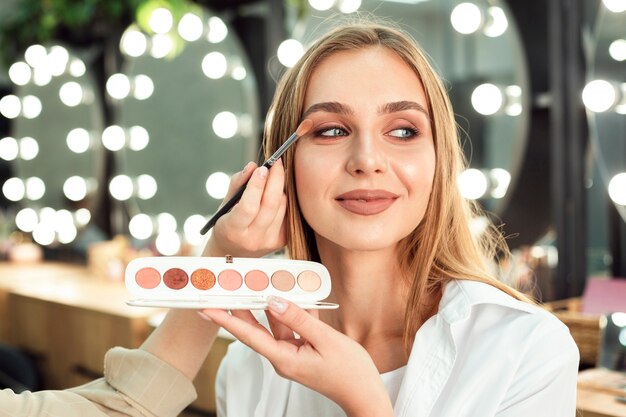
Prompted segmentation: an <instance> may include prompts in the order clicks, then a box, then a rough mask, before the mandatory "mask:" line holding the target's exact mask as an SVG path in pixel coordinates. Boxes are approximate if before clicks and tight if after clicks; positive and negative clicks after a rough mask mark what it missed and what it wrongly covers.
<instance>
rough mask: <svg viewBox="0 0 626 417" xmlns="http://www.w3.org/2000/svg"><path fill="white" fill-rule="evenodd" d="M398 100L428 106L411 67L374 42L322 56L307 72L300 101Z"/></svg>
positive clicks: (367, 102) (366, 101)
mask: <svg viewBox="0 0 626 417" xmlns="http://www.w3.org/2000/svg"><path fill="white" fill-rule="evenodd" d="M364 100H365V102H364ZM402 100H412V101H416V102H418V103H419V104H421V105H422V106H424V107H425V108H428V106H427V102H426V96H425V93H424V88H423V86H422V81H421V80H420V78H419V76H418V75H417V74H416V73H415V71H414V70H413V69H412V68H411V67H410V66H409V65H408V64H407V63H406V62H404V60H403V59H402V58H401V57H400V56H399V55H398V54H397V53H396V52H394V51H392V50H390V49H389V48H386V47H383V46H375V47H367V48H363V49H358V50H351V51H341V52H336V53H334V54H332V55H330V56H328V57H326V58H324V59H323V60H322V61H321V62H320V63H319V64H318V65H317V67H316V68H315V69H314V70H313V72H312V74H311V77H310V79H309V83H308V86H307V91H306V95H305V100H304V101H305V103H304V104H305V108H307V107H309V106H310V105H311V104H315V103H318V102H323V101H338V102H342V103H360V104H363V105H365V104H375V105H376V106H378V105H379V104H381V103H386V102H394V101H402Z"/></svg>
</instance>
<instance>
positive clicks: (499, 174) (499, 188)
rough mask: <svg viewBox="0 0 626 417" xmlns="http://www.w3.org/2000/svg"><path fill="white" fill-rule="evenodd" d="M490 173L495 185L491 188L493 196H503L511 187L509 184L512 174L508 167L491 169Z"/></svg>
mask: <svg viewBox="0 0 626 417" xmlns="http://www.w3.org/2000/svg"><path fill="white" fill-rule="evenodd" d="M489 175H490V176H491V178H492V182H493V183H494V185H495V187H494V188H493V189H492V190H491V197H493V198H496V199H498V198H503V197H504V196H505V195H506V192H507V191H508V189H509V184H511V174H510V173H509V171H507V170H506V169H503V168H494V169H492V170H491V171H489Z"/></svg>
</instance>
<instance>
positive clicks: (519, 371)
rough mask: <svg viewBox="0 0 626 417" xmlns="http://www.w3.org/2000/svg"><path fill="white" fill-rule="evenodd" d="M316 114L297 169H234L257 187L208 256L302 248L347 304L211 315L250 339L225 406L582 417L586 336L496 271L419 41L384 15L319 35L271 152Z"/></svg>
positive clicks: (289, 81)
mask: <svg viewBox="0 0 626 417" xmlns="http://www.w3.org/2000/svg"><path fill="white" fill-rule="evenodd" d="M304 119H311V120H312V122H313V128H312V131H311V133H309V134H307V135H305V136H304V137H302V138H300V139H299V140H298V142H297V143H296V144H295V146H294V147H292V148H291V149H290V150H289V151H288V153H287V154H286V155H285V156H284V159H285V161H284V168H283V166H282V165H281V164H277V165H275V166H274V167H273V168H272V169H271V170H270V171H269V173H268V171H267V169H266V168H263V167H260V168H256V170H253V169H252V168H253V166H252V165H250V164H249V165H248V166H246V168H245V169H244V171H242V173H240V174H238V175H236V176H235V177H234V178H233V181H232V184H231V188H230V192H229V194H231V195H232V193H233V192H234V191H235V190H236V189H238V188H239V187H240V186H241V185H242V184H243V183H244V182H245V181H246V180H247V179H248V178H250V182H249V183H248V186H247V189H246V192H245V193H244V195H243V197H242V199H241V200H240V202H239V203H238V204H237V205H236V206H235V207H234V208H233V210H232V211H231V212H230V213H229V214H227V215H226V216H224V217H222V218H221V219H220V221H218V223H217V224H216V226H215V229H214V233H213V235H212V237H211V238H210V240H209V242H208V245H207V251H206V253H207V254H211V255H215V256H219V255H223V254H225V253H230V254H232V255H236V256H259V255H263V254H266V253H269V252H271V251H273V250H275V249H278V248H280V247H282V246H283V245H285V244H286V245H287V250H288V254H289V256H290V257H291V258H294V259H307V260H315V261H319V262H322V263H323V264H324V265H325V266H326V267H327V268H328V270H329V271H330V275H331V277H332V284H333V291H332V294H331V296H330V298H329V300H328V301H331V302H335V303H338V304H339V305H340V308H339V309H338V310H323V311H321V312H319V314H317V313H310V314H309V313H307V312H305V311H303V310H301V309H299V308H298V307H297V306H295V305H293V304H291V303H289V302H286V301H285V300H283V299H280V298H273V299H272V300H271V301H270V309H269V312H268V313H267V320H268V328H266V327H265V326H264V325H263V324H261V323H259V322H258V321H257V320H256V319H255V317H254V316H253V315H252V314H251V313H250V312H235V311H233V312H232V315H229V314H228V313H227V312H225V311H221V310H204V312H203V314H204V315H205V316H206V318H207V319H209V320H211V321H213V322H215V323H217V324H219V325H221V326H223V327H224V328H226V329H227V330H229V331H230V332H231V333H232V334H234V335H235V336H236V337H238V338H239V339H240V340H241V341H242V342H243V343H242V344H239V343H235V344H233V345H231V348H230V349H229V353H228V355H227V357H226V358H225V360H224V362H223V363H222V366H221V368H220V372H219V377H218V383H217V386H218V388H217V396H218V414H219V415H224V416H228V417H233V416H235V417H239V416H276V415H281V416H299V417H305V416H320V415H324V416H343V415H349V416H377V417H381V416H392V415H397V416H409V415H411V416H420V417H426V416H472V417H476V416H481V417H484V416H499V417H504V416H527V415H532V416H550V417H554V416H572V415H573V414H574V412H575V393H576V374H577V366H578V351H577V348H576V346H575V344H574V342H573V340H572V338H571V336H570V335H569V332H568V330H567V328H566V327H565V326H564V325H563V324H561V323H560V322H559V321H558V320H557V319H555V318H554V317H553V316H551V315H550V314H548V313H546V312H544V311H543V310H542V309H540V308H538V307H536V306H535V305H533V304H532V303H531V302H530V301H529V300H527V299H526V298H525V297H524V296H523V295H521V294H519V293H518V292H516V291H514V290H513V289H511V288H508V287H507V286H505V285H504V284H502V283H500V282H499V281H498V280H497V279H496V278H494V277H493V276H492V275H491V274H490V272H489V271H490V269H489V266H488V263H489V259H490V258H491V256H492V254H491V251H490V248H492V247H494V245H493V243H494V242H497V240H498V239H495V238H493V237H492V236H495V234H491V235H489V234H485V235H483V236H481V237H480V238H475V237H474V236H472V234H471V232H470V228H469V223H470V220H471V217H472V216H473V215H474V214H475V213H476V210H475V208H474V207H472V206H471V205H470V203H468V202H467V201H465V200H464V199H463V198H462V197H461V196H460V195H459V193H458V191H457V187H456V177H457V175H458V173H459V172H460V171H461V169H462V167H463V158H462V153H461V150H460V147H459V143H458V138H457V133H456V126H455V122H454V117H453V112H452V109H451V106H450V102H449V100H448V97H447V95H446V92H445V89H444V87H443V85H442V83H441V81H440V80H439V78H438V77H437V75H436V74H435V73H434V71H433V69H432V68H431V66H430V65H429V63H428V61H427V59H426V58H425V56H424V54H423V52H421V51H420V49H419V48H418V47H417V46H416V45H415V44H414V42H413V41H411V40H410V38H408V37H407V36H406V35H404V34H403V33H401V32H400V31H397V30H395V29H391V28H388V27H385V26H379V25H376V24H361V25H349V26H345V27H342V28H339V29H337V30H335V31H333V32H331V33H329V34H327V35H326V36H324V37H323V38H321V39H320V40H319V41H317V42H316V43H315V44H314V45H313V46H312V47H311V48H310V49H309V50H308V51H307V52H306V53H305V55H304V56H303V57H302V58H301V59H300V61H299V62H298V64H296V66H294V67H293V68H292V69H291V70H290V71H288V73H287V74H286V75H285V76H284V77H283V79H282V80H281V82H280V84H279V86H278V90H277V93H276V96H275V98H274V102H273V105H272V107H271V110H270V116H269V120H268V123H267V126H266V132H265V152H266V155H268V156H269V155H270V154H271V153H272V152H273V151H274V150H276V149H277V148H278V147H279V145H280V144H281V141H282V140H283V139H284V138H286V137H287V136H289V134H290V133H291V132H293V131H294V130H295V129H296V127H297V126H298V124H299V123H300V122H301V121H302V120H304ZM283 188H284V189H285V192H283ZM227 198H228V197H227ZM296 335H299V336H296Z"/></svg>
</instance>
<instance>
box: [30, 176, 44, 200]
mask: <svg viewBox="0 0 626 417" xmlns="http://www.w3.org/2000/svg"><path fill="white" fill-rule="evenodd" d="M25 185H26V198H28V199H29V200H31V201H37V200H40V199H41V197H43V196H44V194H45V193H46V184H45V183H44V182H43V180H42V179H41V178H39V177H30V178H27V179H26V184H25Z"/></svg>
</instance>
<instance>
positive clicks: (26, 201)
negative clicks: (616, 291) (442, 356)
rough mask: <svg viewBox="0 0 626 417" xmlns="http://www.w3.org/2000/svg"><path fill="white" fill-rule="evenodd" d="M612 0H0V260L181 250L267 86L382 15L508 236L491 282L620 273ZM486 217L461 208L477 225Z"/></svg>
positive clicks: (253, 151)
mask: <svg viewBox="0 0 626 417" xmlns="http://www.w3.org/2000/svg"><path fill="white" fill-rule="evenodd" d="M624 9H626V5H625V2H624V1H623V0H604V1H599V0H593V1H592V0H587V1H574V0H572V1H551V2H544V1H503V0H472V1H469V2H462V1H456V0H441V1H435V0H388V1H380V0H376V1H375V0H308V1H307V0H285V1H283V0H263V1H261V0H258V1H252V0H248V1H244V0H237V1H235V0H223V1H219V0H215V1H210V0H204V1H191V0H108V1H97V0H90V1H87V0H85V1H63V0H55V1H50V2H40V1H35V0H21V1H20V0H3V1H2V7H1V8H0V54H1V57H2V64H1V66H0V184H1V186H2V192H1V193H0V222H1V223H0V224H1V226H0V259H5V260H13V261H16V262H18V261H21V262H28V261H32V260H59V261H66V262H78V263H81V262H82V263H89V264H90V265H91V266H93V267H94V268H95V269H94V271H96V272H97V273H99V274H100V275H102V276H104V277H106V278H109V279H112V280H116V279H120V277H121V271H122V270H123V267H124V265H125V262H127V261H128V259H129V258H132V257H135V256H141V255H142V254H162V255H175V254H196V253H198V252H199V250H200V248H201V246H202V237H201V236H200V235H199V233H198V230H199V229H200V227H201V225H202V224H204V222H205V221H206V219H207V218H208V217H209V216H210V214H212V213H213V212H214V211H215V210H216V208H217V207H218V204H219V202H220V201H221V199H222V198H223V196H224V194H225V192H226V189H227V187H228V181H229V176H230V175H231V174H233V173H234V172H236V171H238V170H240V169H241V167H242V166H243V165H244V163H245V162H246V161H248V160H251V159H254V160H257V159H258V155H259V146H260V140H261V132H262V129H263V123H264V118H265V113H266V111H267V108H268V105H269V102H270V100H271V96H272V94H273V91H274V88H275V84H276V80H277V79H278V78H279V77H280V75H281V74H282V73H283V71H284V70H285V69H286V68H288V67H289V66H291V65H293V63H294V62H295V61H296V60H297V59H298V57H299V56H300V55H301V54H302V51H303V49H304V48H306V47H307V45H308V44H310V43H311V42H312V41H314V40H315V39H316V38H317V37H318V36H319V35H320V34H322V33H324V32H325V30H327V29H328V28H329V27H332V25H333V24H334V21H335V20H336V19H337V18H338V16H339V15H345V14H348V15H354V16H355V17H356V16H359V15H365V16H367V15H374V16H377V17H382V18H385V19H389V20H391V21H394V22H397V23H399V25H400V26H401V27H402V28H404V29H406V30H407V31H409V32H410V33H411V34H412V35H413V36H414V37H415V38H416V40H417V41H418V42H419V43H420V44H421V45H422V46H423V47H424V48H425V50H426V51H427V52H428V54H429V55H430V57H431V58H432V60H433V63H434V65H435V67H436V68H437V70H438V71H439V72H440V74H441V75H442V77H443V78H444V79H445V82H446V85H447V87H448V89H449V92H450V95H451V97H452V101H453V104H454V108H455V111H456V115H457V121H458V124H459V129H460V131H461V137H462V141H463V146H464V150H465V152H466V155H467V158H468V160H469V161H470V169H468V170H467V171H465V172H464V173H463V174H462V175H461V176H460V177H459V180H458V184H459V187H460V190H461V192H462V193H463V195H464V196H465V197H466V198H469V199H475V200H478V201H479V202H480V204H481V205H482V206H483V207H484V208H485V209H486V210H487V212H488V213H489V216H492V220H494V221H495V222H496V224H502V230H503V232H504V234H505V235H506V236H508V242H509V244H510V246H511V248H512V249H513V252H514V257H513V258H512V259H511V260H510V261H507V263H506V264H505V265H502V267H503V279H505V280H507V281H508V282H510V283H513V284H516V285H520V286H521V287H522V288H524V287H525V288H530V289H532V291H533V292H535V294H536V296H538V297H539V298H540V299H542V300H544V301H545V300H552V299H558V298H564V297H569V296H576V295H579V294H580V293H581V291H582V290H583V288H584V285H585V282H586V280H587V278H588V277H591V276H614V277H617V276H626V273H625V269H626V246H625V237H626V12H625V11H624ZM484 220H485V219H476V223H475V225H474V226H475V229H476V233H480V230H481V228H482V227H484V223H485V222H484Z"/></svg>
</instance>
